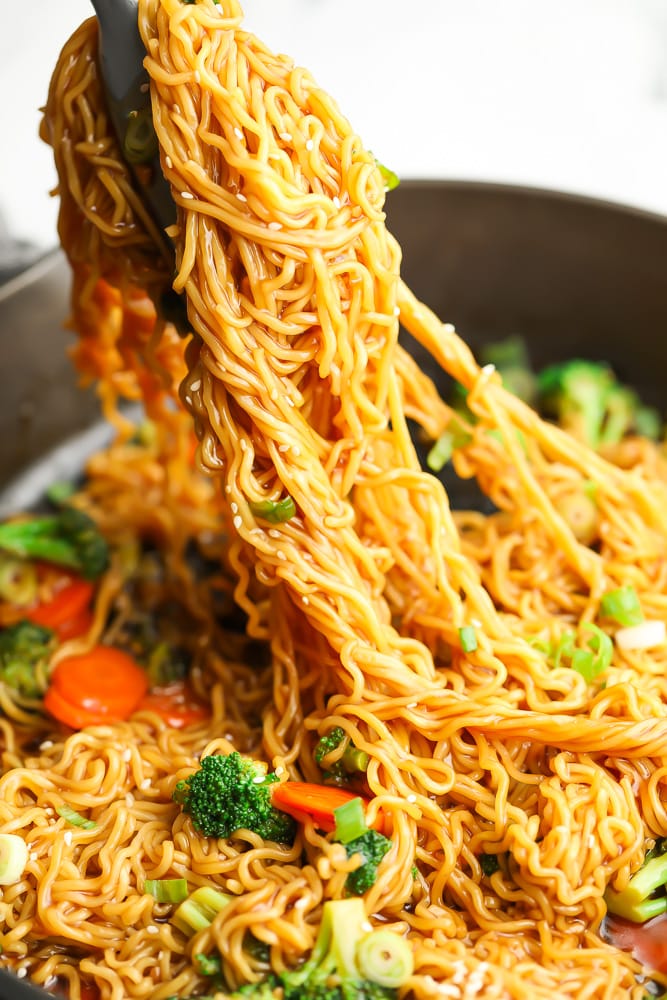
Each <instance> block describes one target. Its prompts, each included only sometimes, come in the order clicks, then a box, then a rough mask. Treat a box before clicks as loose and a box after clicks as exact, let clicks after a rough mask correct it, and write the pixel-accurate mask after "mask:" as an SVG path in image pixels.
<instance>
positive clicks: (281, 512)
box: [250, 496, 296, 524]
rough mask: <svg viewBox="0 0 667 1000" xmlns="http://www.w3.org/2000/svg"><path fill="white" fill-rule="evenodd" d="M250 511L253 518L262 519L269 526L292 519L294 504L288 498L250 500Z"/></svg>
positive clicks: (294, 510)
mask: <svg viewBox="0 0 667 1000" xmlns="http://www.w3.org/2000/svg"><path fill="white" fill-rule="evenodd" d="M250 510H251V511H252V513H253V514H254V515H255V517H262V518H264V520H265V521H270V522H271V524H282V522H283V521H289V519H290V518H291V517H294V515H295V514H296V504H295V503H294V500H293V499H292V497H290V496H287V497H284V498H283V499H282V500H252V501H251V502H250Z"/></svg>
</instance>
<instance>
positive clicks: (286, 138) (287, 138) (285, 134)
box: [280, 132, 292, 142]
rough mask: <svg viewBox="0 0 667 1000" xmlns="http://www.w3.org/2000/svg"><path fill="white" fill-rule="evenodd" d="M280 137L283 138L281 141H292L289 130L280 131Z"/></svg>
mask: <svg viewBox="0 0 667 1000" xmlns="http://www.w3.org/2000/svg"><path fill="white" fill-rule="evenodd" d="M280 138H281V139H282V140H283V142H291V141H292V133H291V132H281V133H280Z"/></svg>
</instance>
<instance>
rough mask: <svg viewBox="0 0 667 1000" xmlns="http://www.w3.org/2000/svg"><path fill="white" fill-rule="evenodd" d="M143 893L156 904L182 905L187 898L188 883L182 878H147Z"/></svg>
mask: <svg viewBox="0 0 667 1000" xmlns="http://www.w3.org/2000/svg"><path fill="white" fill-rule="evenodd" d="M144 892H147V893H148V894H149V895H150V896H153V898H154V899H156V900H157V901H158V903H182V902H183V900H184V899H187V897H188V883H187V882H186V880H185V879H184V878H147V879H146V881H145V882H144Z"/></svg>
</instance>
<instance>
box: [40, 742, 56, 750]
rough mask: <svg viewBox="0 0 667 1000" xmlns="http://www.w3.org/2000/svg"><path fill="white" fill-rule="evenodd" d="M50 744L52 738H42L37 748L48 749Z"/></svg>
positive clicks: (51, 744)
mask: <svg viewBox="0 0 667 1000" xmlns="http://www.w3.org/2000/svg"><path fill="white" fill-rule="evenodd" d="M52 746H53V740H44V742H43V743H40V744H39V749H40V750H50V749H51V747H52Z"/></svg>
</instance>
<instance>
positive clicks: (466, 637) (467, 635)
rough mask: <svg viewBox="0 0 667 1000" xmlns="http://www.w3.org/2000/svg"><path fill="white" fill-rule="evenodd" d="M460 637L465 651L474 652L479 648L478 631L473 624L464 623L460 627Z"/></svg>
mask: <svg viewBox="0 0 667 1000" xmlns="http://www.w3.org/2000/svg"><path fill="white" fill-rule="evenodd" d="M459 639H460V640H461V649H462V650H463V652H464V653H474V651H475V650H476V649H477V632H475V629H474V628H473V626H472V625H464V626H463V628H460V629H459Z"/></svg>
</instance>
